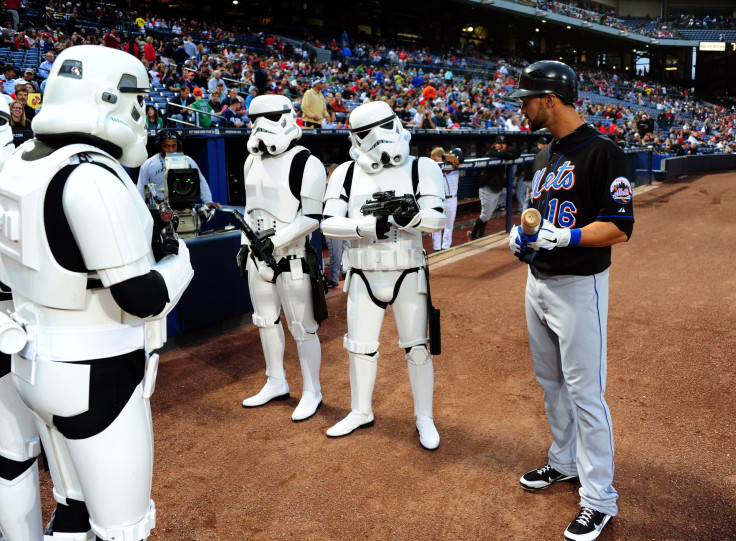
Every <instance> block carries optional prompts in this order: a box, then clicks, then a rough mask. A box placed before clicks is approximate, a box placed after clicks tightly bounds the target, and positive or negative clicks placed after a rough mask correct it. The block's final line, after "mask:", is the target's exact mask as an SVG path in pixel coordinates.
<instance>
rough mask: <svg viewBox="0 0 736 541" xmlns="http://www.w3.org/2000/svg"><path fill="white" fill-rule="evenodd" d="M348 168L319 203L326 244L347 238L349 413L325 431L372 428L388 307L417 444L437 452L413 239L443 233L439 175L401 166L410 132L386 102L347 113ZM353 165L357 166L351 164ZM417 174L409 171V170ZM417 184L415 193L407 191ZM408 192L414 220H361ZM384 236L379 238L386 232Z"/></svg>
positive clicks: (424, 166) (409, 162) (410, 163)
mask: <svg viewBox="0 0 736 541" xmlns="http://www.w3.org/2000/svg"><path fill="white" fill-rule="evenodd" d="M349 129H350V139H351V143H352V147H351V149H350V155H351V157H352V158H353V160H354V163H353V162H346V163H343V164H342V165H340V166H339V167H338V168H337V169H335V171H334V172H333V173H332V177H331V178H330V183H329V185H328V187H327V193H326V195H325V210H324V215H325V220H324V221H323V222H322V231H323V233H324V234H325V236H327V237H332V238H335V239H343V240H350V244H351V246H350V248H348V251H347V260H348V268H349V270H348V276H347V278H346V280H345V291H347V293H348V306H347V313H348V332H347V334H346V335H345V337H344V340H343V345H344V346H345V348H346V349H347V350H348V356H349V366H350V393H351V412H350V413H349V414H348V416H347V417H345V418H344V419H343V420H342V421H340V422H339V423H337V424H336V425H335V426H333V427H331V428H330V429H329V430H328V431H327V435H328V436H330V437H340V436H345V435H347V434H350V433H351V432H352V431H354V430H355V429H356V428H361V427H368V426H372V425H373V420H374V417H373V411H372V407H371V403H372V395H373V386H374V383H375V380H376V370H377V361H378V337H379V334H380V331H381V325H382V323H383V318H384V315H385V312H386V307H387V306H388V305H389V304H390V305H392V306H393V311H394V316H395V319H396V327H397V330H398V333H399V346H400V347H403V348H405V350H406V357H405V358H406V360H407V366H408V370H409V381H410V383H411V389H412V393H413V395H414V414H415V416H416V425H417V429H418V431H419V441H420V443H421V445H422V446H423V447H424V448H426V449H436V448H437V447H438V446H439V443H440V437H439V434H438V433H437V429H436V428H435V425H434V420H433V416H432V399H433V392H434V368H433V366H432V355H431V353H430V352H429V351H428V349H427V342H428V337H427V277H426V273H425V270H424V269H425V265H426V254H425V253H424V250H423V249H422V233H423V232H434V231H440V230H442V229H443V228H444V226H445V216H444V214H443V213H442V200H443V195H444V188H443V177H442V171H441V170H440V168H439V166H438V165H437V164H436V163H435V162H434V161H432V160H431V159H429V158H418V159H417V160H414V159H408V158H409V138H410V135H409V133H408V132H407V131H406V130H404V129H403V128H402V127H401V123H400V121H399V120H398V119H397V118H396V115H395V114H394V112H393V111H392V110H391V108H390V107H389V106H388V104H386V103H385V102H371V103H367V104H365V105H361V106H359V107H357V108H356V109H355V110H354V111H353V112H352V113H351V114H350V122H349ZM356 164H357V166H356ZM414 167H416V168H417V173H418V174H416V175H415V174H414V173H413V168H414ZM417 178H418V185H417V186H416V189H415V186H414V183H415V179H417ZM387 190H394V191H395V194H396V195H397V196H399V195H404V194H414V195H415V197H416V201H417V203H418V206H419V209H420V210H419V212H418V213H417V214H415V215H414V216H413V217H411V219H410V220H408V217H407V218H406V220H402V221H407V223H404V224H403V225H402V224H399V223H397V222H396V220H395V218H394V217H390V218H389V222H388V224H390V226H391V227H390V228H389V227H388V225H387V224H386V223H385V222H384V223H382V222H379V221H378V220H377V219H376V217H375V216H373V215H367V216H363V215H362V214H361V212H360V208H361V206H362V205H363V204H364V203H365V202H366V201H368V200H371V199H372V194H373V193H375V192H379V191H387ZM386 230H388V231H386Z"/></svg>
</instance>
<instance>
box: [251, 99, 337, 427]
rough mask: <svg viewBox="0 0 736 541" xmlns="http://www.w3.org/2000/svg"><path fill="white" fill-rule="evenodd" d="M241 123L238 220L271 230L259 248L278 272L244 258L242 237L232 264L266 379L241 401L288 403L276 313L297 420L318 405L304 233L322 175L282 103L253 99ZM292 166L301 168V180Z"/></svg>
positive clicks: (316, 345) (316, 214)
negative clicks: (288, 341)
mask: <svg viewBox="0 0 736 541" xmlns="http://www.w3.org/2000/svg"><path fill="white" fill-rule="evenodd" d="M249 116H250V118H251V121H252V122H253V129H252V132H251V136H250V138H249V139H248V152H249V153H250V156H248V158H247V159H246V161H245V173H244V178H245V201H246V204H245V214H244V217H245V220H246V221H247V223H248V225H249V226H250V227H251V229H252V230H253V231H255V232H260V231H264V230H267V229H271V228H273V229H275V231H276V233H275V234H274V235H273V236H272V237H270V239H269V241H267V242H270V243H272V245H273V256H274V258H275V260H276V262H277V266H278V272H275V271H274V270H273V269H272V268H271V267H269V266H268V265H267V264H266V263H264V262H263V261H261V260H259V259H258V258H256V256H255V255H254V254H253V253H252V252H251V253H250V255H249V256H245V255H244V254H246V253H247V251H248V250H247V246H248V244H249V242H248V240H247V238H246V236H245V235H243V248H241V252H240V253H239V254H238V261H239V264H240V265H241V267H242V266H243V264H244V263H245V269H246V271H247V273H248V288H249V290H250V298H251V302H252V303H253V324H254V325H255V326H256V327H258V331H259V333H260V336H261V344H262V346H263V356H264V357H265V361H266V376H267V377H268V379H267V381H266V384H265V386H264V387H263V389H261V391H260V392H259V393H258V394H256V395H255V396H251V397H250V398H246V399H245V400H244V401H243V407H246V408H248V407H257V406H262V405H264V404H266V403H267V402H270V401H271V400H276V399H286V398H288V397H289V385H288V383H287V381H286V372H285V371H284V344H285V339H284V330H283V327H282V326H281V322H280V320H279V317H280V314H281V310H282V308H283V311H284V314H285V317H286V321H287V324H288V326H289V331H290V332H291V335H292V336H293V337H294V340H296V346H297V353H298V355H299V364H300V366H301V370H302V377H303V390H302V397H301V400H300V401H299V405H298V406H297V407H296V409H295V410H294V412H293V414H292V416H291V418H292V420H293V421H303V420H305V419H308V418H310V417H311V416H313V415H314V414H315V412H316V411H317V408H318V407H319V406H320V405H321V403H322V391H321V386H320V382H319V369H320V364H321V361H322V348H321V346H320V342H319V338H318V337H317V328H318V327H319V323H318V322H317V320H316V319H315V318H314V311H313V303H312V287H313V286H312V282H311V281H310V278H309V274H308V269H307V266H306V262H305V254H306V246H307V244H308V242H309V234H310V233H311V232H312V231H314V230H315V229H317V227H319V222H320V220H321V218H322V201H323V198H324V191H325V184H326V175H325V168H324V165H322V163H321V162H320V161H319V160H318V159H317V158H315V157H314V156H311V155H310V154H309V153H308V151H307V150H306V149H305V148H304V147H302V146H299V145H295V141H296V140H297V139H299V138H300V137H301V128H300V127H299V126H298V125H297V124H296V114H295V112H294V108H293V106H292V104H291V101H289V99H288V98H285V97H284V96H276V95H265V96H258V97H256V98H254V99H253V101H252V102H251V104H250V109H249ZM305 158H306V161H305ZM298 164H301V165H303V173H302V174H301V175H299V174H298V173H299V167H300V165H298ZM290 177H291V178H290ZM245 257H247V262H246V260H245ZM320 287H321V286H320Z"/></svg>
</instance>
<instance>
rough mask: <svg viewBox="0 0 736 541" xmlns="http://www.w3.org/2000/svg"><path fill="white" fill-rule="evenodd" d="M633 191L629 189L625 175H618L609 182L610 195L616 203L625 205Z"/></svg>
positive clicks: (629, 184)
mask: <svg viewBox="0 0 736 541" xmlns="http://www.w3.org/2000/svg"><path fill="white" fill-rule="evenodd" d="M633 194H634V191H633V190H632V189H631V183H630V182H629V179H627V178H626V177H618V178H616V179H614V181H613V182H611V197H613V200H614V201H616V203H619V204H621V205H625V204H626V203H629V202H631V198H632V196H633Z"/></svg>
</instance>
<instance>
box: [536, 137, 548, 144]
mask: <svg viewBox="0 0 736 541" xmlns="http://www.w3.org/2000/svg"><path fill="white" fill-rule="evenodd" d="M537 143H538V144H540V145H548V144H549V135H543V136H542V137H540V138H539V139H537Z"/></svg>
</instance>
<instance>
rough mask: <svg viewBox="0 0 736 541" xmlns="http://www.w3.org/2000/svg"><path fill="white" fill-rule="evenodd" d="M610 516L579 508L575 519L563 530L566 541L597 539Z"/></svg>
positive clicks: (588, 508)
mask: <svg viewBox="0 0 736 541" xmlns="http://www.w3.org/2000/svg"><path fill="white" fill-rule="evenodd" d="M611 518H612V517H611V515H606V514H605V513H601V512H600V511H596V510H595V509H591V508H590V507H581V508H580V513H578V516H577V518H575V520H573V521H572V522H571V523H570V524H569V525H568V526H567V529H566V530H565V539H567V541H593V539H597V538H598V536H599V535H601V532H602V531H603V528H605V527H606V524H608V523H609V522H610V521H611Z"/></svg>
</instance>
